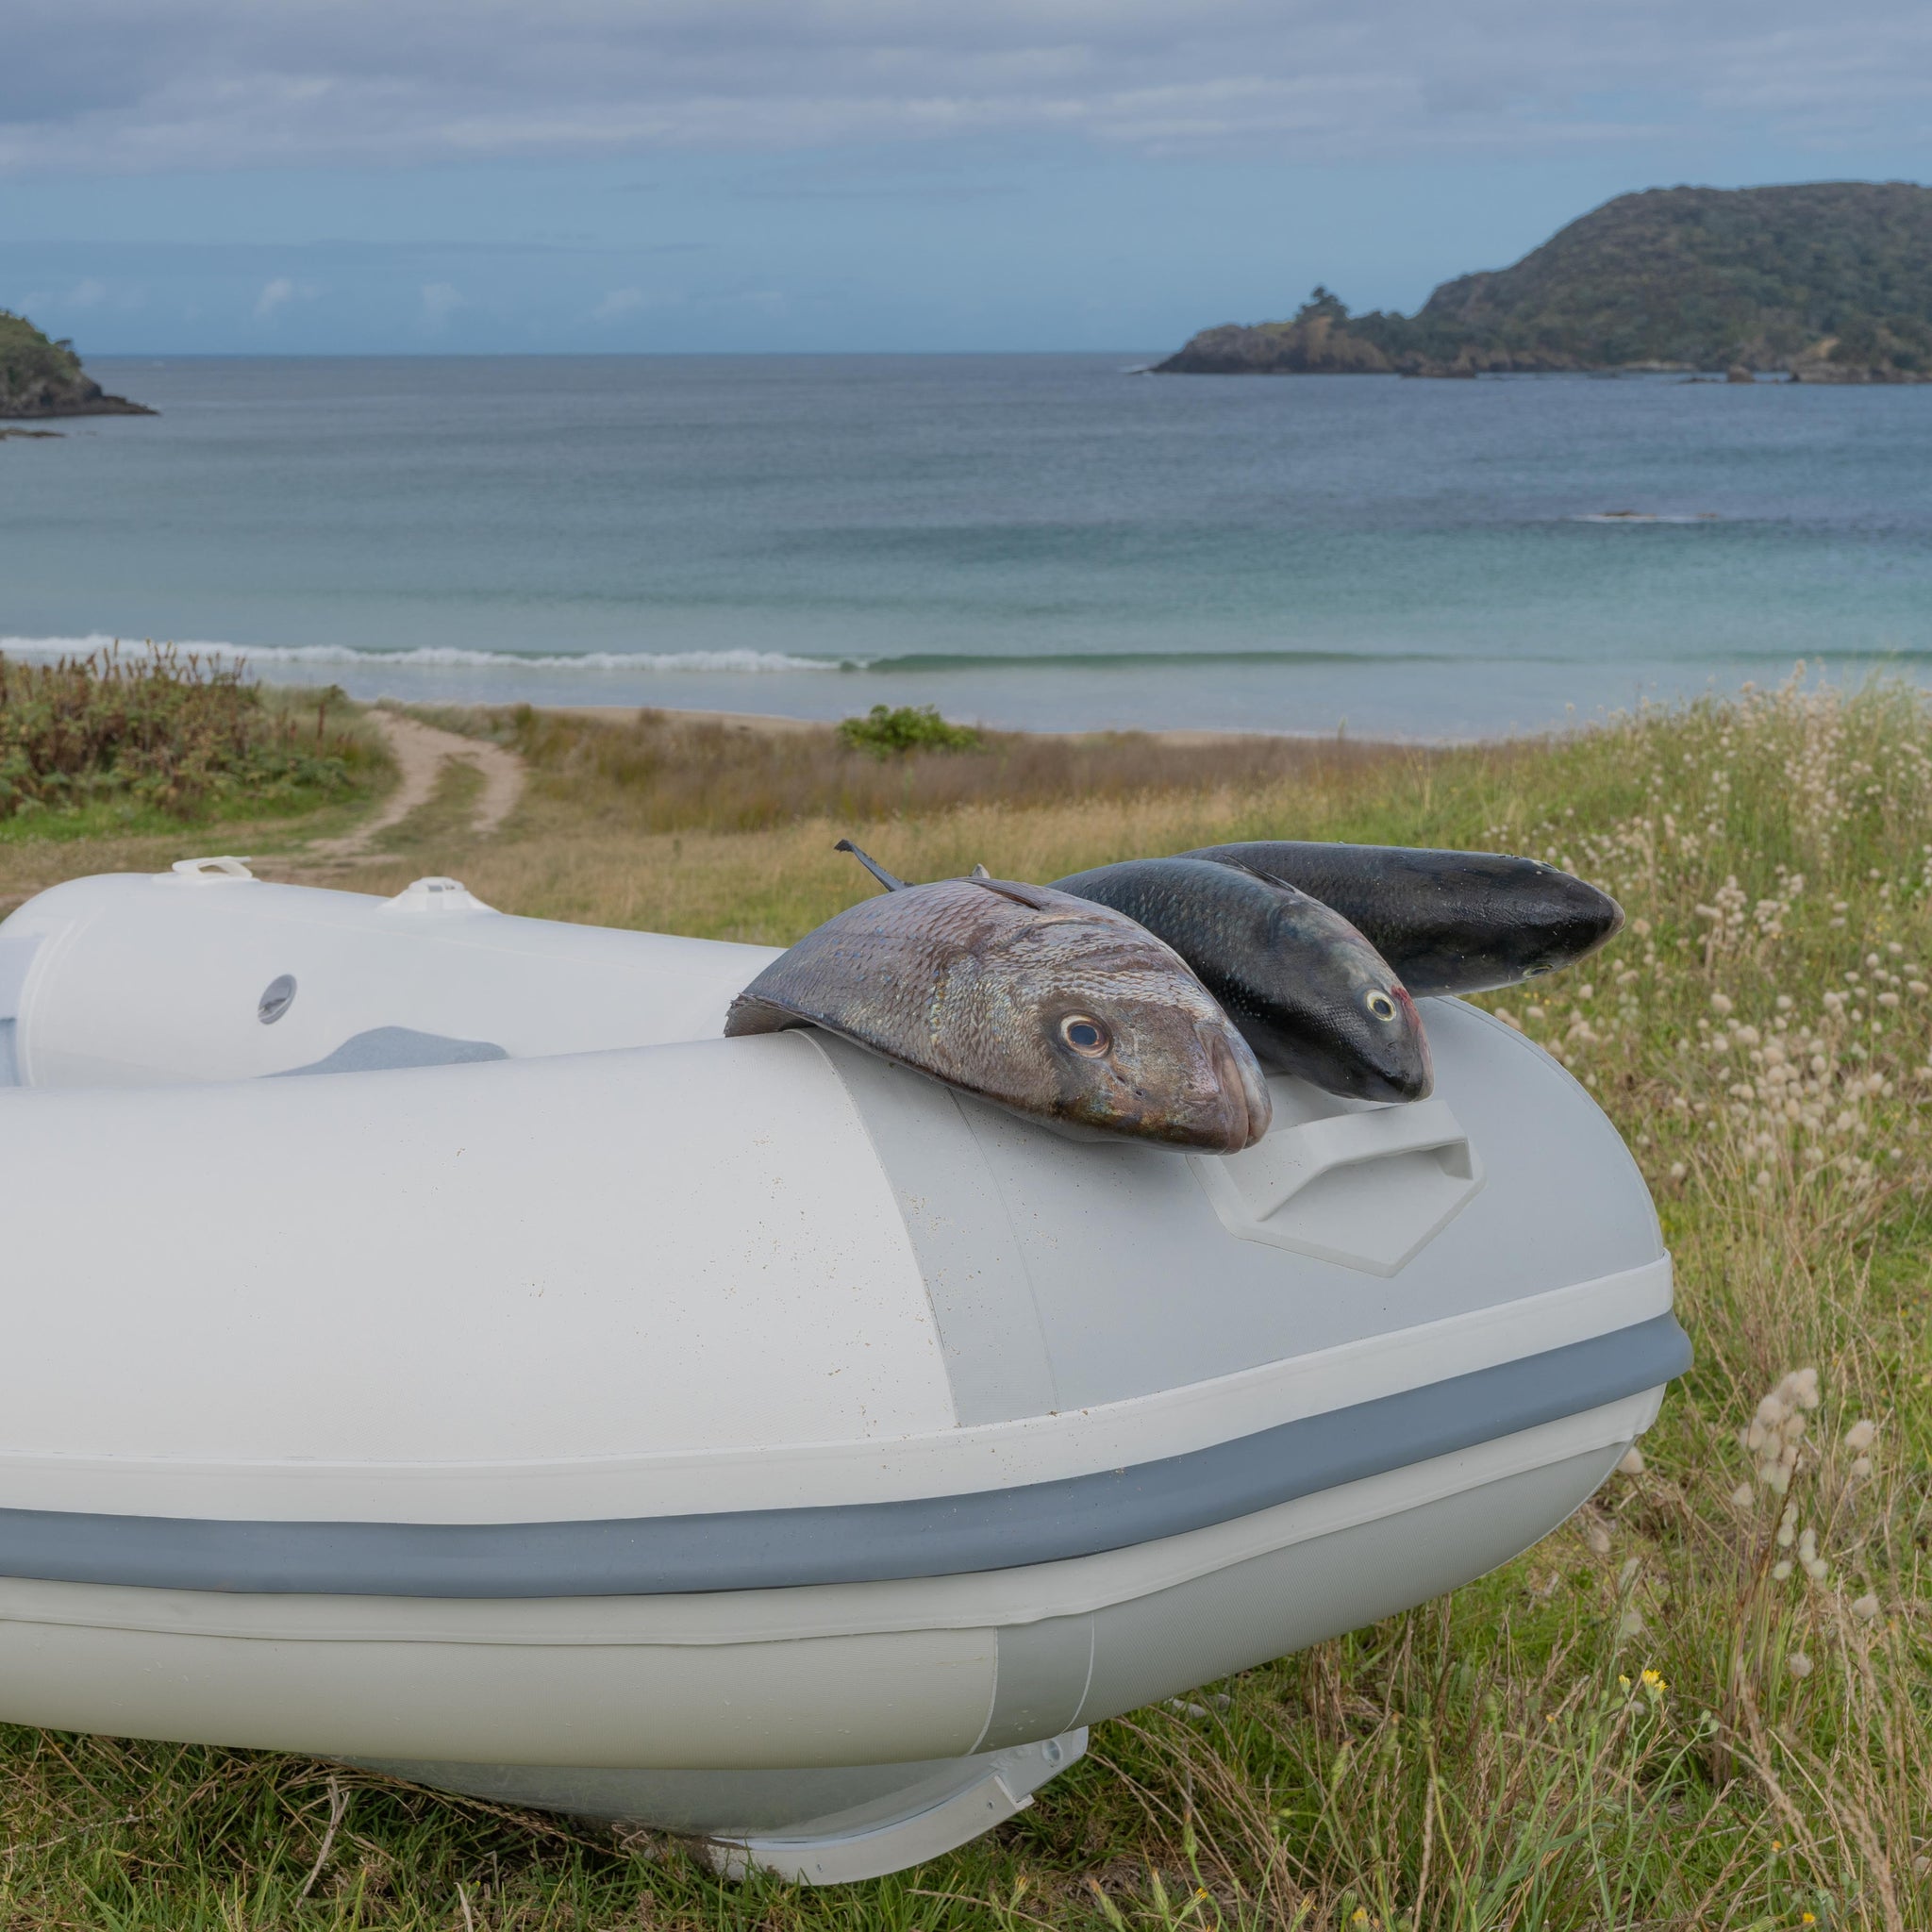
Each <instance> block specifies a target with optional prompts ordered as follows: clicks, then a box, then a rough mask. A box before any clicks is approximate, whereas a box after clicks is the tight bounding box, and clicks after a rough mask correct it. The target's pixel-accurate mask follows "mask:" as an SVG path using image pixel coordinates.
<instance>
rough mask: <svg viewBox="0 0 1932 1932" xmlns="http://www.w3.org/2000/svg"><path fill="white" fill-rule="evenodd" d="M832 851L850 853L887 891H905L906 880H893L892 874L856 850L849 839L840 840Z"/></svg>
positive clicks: (874, 860)
mask: <svg viewBox="0 0 1932 1932" xmlns="http://www.w3.org/2000/svg"><path fill="white" fill-rule="evenodd" d="M832 850H833V851H834V852H849V853H851V855H852V856H853V858H856V859H858V862H859V864H860V865H862V866H864V868H865V869H866V871H867V872H869V873H871V874H872V875H873V877H874V878H875V879H876V880H878V882H879V884H880V885H882V886H883V887H885V889H886V891H889V892H903V891H905V890H906V884H907V882H906V880H904V879H899V878H894V877H893V876H892V874H891V873H889V872H888V871H887V870H886V869H885V867H884V866H882V865H881V864H879V863H878V861H877V860H876V859H874V858H869V857H868V856H867V855H866V854H865V853H863V852H861V851H860V850H859V849H858V846H857V845H855V844H854V843H853V842H852V841H851V840H850V839H841V840H840V841H839V842H838V843H837V844H836V845H834V846H833V847H832Z"/></svg>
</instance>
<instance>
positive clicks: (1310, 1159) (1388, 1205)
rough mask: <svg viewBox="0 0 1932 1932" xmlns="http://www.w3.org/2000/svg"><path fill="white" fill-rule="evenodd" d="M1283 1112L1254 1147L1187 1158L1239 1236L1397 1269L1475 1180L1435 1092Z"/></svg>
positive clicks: (1475, 1166) (1384, 1270)
mask: <svg viewBox="0 0 1932 1932" xmlns="http://www.w3.org/2000/svg"><path fill="white" fill-rule="evenodd" d="M1285 1111H1286V1110H1285V1109H1284V1110H1282V1111H1278V1112H1277V1114H1276V1119H1277V1121H1278V1122H1281V1123H1282V1124H1278V1125H1276V1127H1275V1128H1274V1131H1273V1132H1272V1133H1270V1134H1269V1135H1268V1136H1267V1137H1266V1139H1264V1140H1263V1141H1261V1143H1260V1145H1259V1146H1257V1147H1251V1148H1249V1149H1248V1150H1247V1151H1246V1152H1245V1153H1243V1154H1234V1155H1229V1156H1226V1157H1224V1158H1218V1159H1217V1158H1205V1157H1202V1156H1191V1157H1190V1160H1191V1164H1192V1166H1193V1169H1194V1172H1195V1174H1197V1175H1198V1176H1199V1177H1200V1181H1201V1185H1202V1187H1203V1188H1204V1189H1205V1190H1206V1191H1207V1194H1208V1199H1209V1200H1210V1201H1211V1202H1212V1203H1213V1204H1214V1211H1215V1213H1216V1214H1218V1215H1219V1216H1220V1217H1221V1221H1222V1224H1223V1225H1224V1227H1225V1228H1226V1229H1227V1231H1228V1232H1229V1233H1230V1234H1233V1235H1238V1236H1240V1237H1241V1240H1242V1241H1263V1242H1266V1243H1267V1244H1268V1245H1270V1246H1271V1247H1279V1248H1293V1249H1296V1250H1298V1251H1299V1252H1300V1253H1302V1254H1305V1255H1313V1256H1316V1257H1319V1258H1320V1259H1322V1260H1325V1261H1337V1262H1340V1263H1341V1264H1342V1265H1343V1266H1344V1267H1349V1268H1359V1269H1362V1270H1364V1271H1366V1272H1367V1273H1369V1274H1394V1273H1395V1272H1396V1271H1397V1270H1398V1269H1399V1268H1401V1267H1402V1266H1403V1265H1404V1263H1406V1262H1407V1260H1408V1259H1409V1258H1410V1257H1411V1256H1413V1255H1414V1254H1415V1253H1416V1252H1417V1250H1418V1249H1420V1248H1422V1247H1423V1246H1424V1244H1425V1243H1426V1242H1428V1241H1432V1240H1433V1239H1434V1238H1435V1236H1436V1235H1437V1234H1438V1233H1440V1232H1441V1229H1442V1228H1443V1227H1445V1226H1446V1225H1447V1224H1449V1222H1450V1221H1451V1220H1452V1219H1454V1217H1455V1216H1456V1214H1457V1212H1459V1211H1460V1209H1461V1208H1462V1207H1463V1206H1464V1205H1465V1203H1467V1202H1468V1200H1469V1199H1470V1197H1471V1196H1472V1195H1473V1194H1474V1193H1475V1192H1476V1191H1477V1190H1478V1189H1479V1188H1480V1187H1481V1186H1482V1181H1483V1174H1482V1163H1481V1161H1480V1160H1479V1159H1478V1158H1477V1156H1476V1153H1475V1150H1474V1148H1473V1147H1472V1146H1471V1145H1470V1141H1469V1136H1468V1134H1467V1133H1465V1132H1464V1131H1463V1128H1462V1126H1461V1124H1459V1123H1458V1122H1457V1118H1456V1116H1455V1114H1454V1113H1453V1112H1451V1111H1450V1108H1449V1104H1448V1102H1447V1101H1446V1100H1443V1099H1441V1097H1440V1096H1436V1097H1432V1098H1430V1099H1428V1100H1419V1101H1414V1102H1411V1103H1409V1104H1408V1105H1407V1106H1403V1107H1377V1108H1366V1109H1363V1110H1359V1111H1350V1112H1339V1113H1326V1114H1322V1115H1319V1116H1318V1117H1316V1118H1315V1119H1312V1120H1307V1119H1304V1120H1301V1121H1298V1122H1293V1123H1292V1124H1289V1122H1288V1121H1287V1120H1284V1118H1283V1114H1284V1112H1285Z"/></svg>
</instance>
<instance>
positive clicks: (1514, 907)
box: [1496, 858, 1624, 979]
mask: <svg viewBox="0 0 1932 1932" xmlns="http://www.w3.org/2000/svg"><path fill="white" fill-rule="evenodd" d="M1515 863H1517V864H1518V865H1520V866H1522V867H1524V889H1523V890H1522V891H1521V892H1520V894H1518V895H1517V896H1516V897H1515V898H1514V899H1512V900H1510V901H1509V902H1508V903H1507V905H1503V904H1499V905H1498V908H1497V915H1496V916H1497V918H1498V920H1499V923H1500V922H1501V921H1503V920H1506V919H1507V922H1508V924H1510V925H1511V926H1512V928H1513V929H1514V931H1515V932H1516V934H1517V935H1518V939H1517V946H1518V954H1519V957H1520V958H1522V960H1523V970H1522V974H1521V976H1522V977H1523V978H1524V979H1541V977H1542V975H1543V974H1546V973H1555V972H1557V970H1558V969H1559V968H1561V967H1564V966H1574V965H1575V964H1576V963H1577V962H1578V961H1579V960H1582V959H1587V958H1589V957H1590V956H1591V954H1592V953H1594V952H1598V951H1600V950H1601V949H1602V948H1603V947H1605V946H1607V945H1608V944H1609V942H1610V941H1612V940H1613V939H1615V938H1616V936H1617V935H1618V934H1619V933H1620V932H1622V931H1623V930H1624V908H1623V907H1621V906H1620V905H1618V903H1617V902H1616V900H1614V899H1613V898H1611V897H1610V895H1609V894H1608V893H1607V892H1606V891H1603V890H1602V888H1601V887H1598V886H1593V885H1591V883H1590V881H1589V880H1588V879H1580V878H1578V877H1576V876H1575V874H1573V873H1567V872H1563V871H1561V870H1559V869H1558V868H1557V867H1556V866H1554V865H1546V864H1544V863H1543V862H1542V860H1541V859H1536V858H1524V859H1518V860H1516V861H1515ZM1498 898H1499V900H1500V898H1501V895H1500V894H1499V895H1498Z"/></svg>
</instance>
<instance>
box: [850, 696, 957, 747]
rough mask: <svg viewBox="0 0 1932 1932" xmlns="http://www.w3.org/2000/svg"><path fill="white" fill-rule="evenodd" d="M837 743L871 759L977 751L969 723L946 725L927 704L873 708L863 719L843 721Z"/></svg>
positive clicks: (875, 706)
mask: <svg viewBox="0 0 1932 1932" xmlns="http://www.w3.org/2000/svg"><path fill="white" fill-rule="evenodd" d="M839 741H840V742H841V744H846V745H849V746H850V747H851V748H852V749H853V750H854V751H869V752H871V753H872V755H873V757H874V758H894V757H897V756H898V755H900V754H901V753H904V752H908V751H977V750H978V749H979V733H978V732H976V731H975V730H974V728H973V727H972V725H970V724H948V723H947V722H946V720H945V719H943V718H941V716H940V714H939V712H938V711H937V710H936V709H935V708H933V707H932V706H931V705H896V706H891V707H888V706H886V705H874V707H873V708H872V709H871V710H870V711H868V712H867V713H866V715H865V716H864V717H863V718H847V719H846V720H845V722H844V723H843V724H841V725H840V726H839Z"/></svg>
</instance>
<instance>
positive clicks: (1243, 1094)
mask: <svg viewBox="0 0 1932 1932" xmlns="http://www.w3.org/2000/svg"><path fill="white" fill-rule="evenodd" d="M1202 1044H1203V1045H1204V1046H1205V1047H1206V1048H1207V1050H1208V1063H1209V1064H1210V1065H1211V1066H1212V1067H1213V1069H1214V1082H1215V1087H1216V1090H1217V1091H1218V1092H1219V1094H1220V1097H1221V1106H1220V1107H1219V1108H1216V1109H1215V1111H1214V1113H1213V1114H1212V1115H1211V1116H1210V1118H1209V1120H1208V1123H1206V1125H1207V1129H1208V1135H1209V1136H1211V1139H1207V1141H1206V1144H1207V1145H1208V1147H1209V1148H1210V1149H1211V1151H1213V1152H1214V1153H1217V1154H1240V1153H1241V1152H1242V1151H1243V1150H1244V1149H1246V1148H1249V1147H1253V1146H1255V1145H1256V1144H1257V1142H1258V1141H1261V1140H1262V1138H1263V1137H1264V1136H1265V1135H1266V1134H1267V1132H1268V1129H1269V1128H1270V1126H1272V1125H1273V1124H1274V1101H1273V1100H1271V1099H1270V1098H1269V1095H1268V1083H1267V1081H1266V1079H1264V1078H1263V1077H1262V1074H1261V1067H1260V1063H1259V1062H1258V1061H1257V1059H1256V1058H1255V1056H1254V1052H1253V1050H1252V1049H1251V1048H1250V1047H1249V1045H1248V1043H1247V1041H1244V1040H1242V1039H1241V1036H1240V1034H1234V1035H1232V1036H1230V1035H1229V1034H1226V1033H1222V1032H1218V1031H1215V1032H1206V1033H1204V1034H1203V1036H1202Z"/></svg>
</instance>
